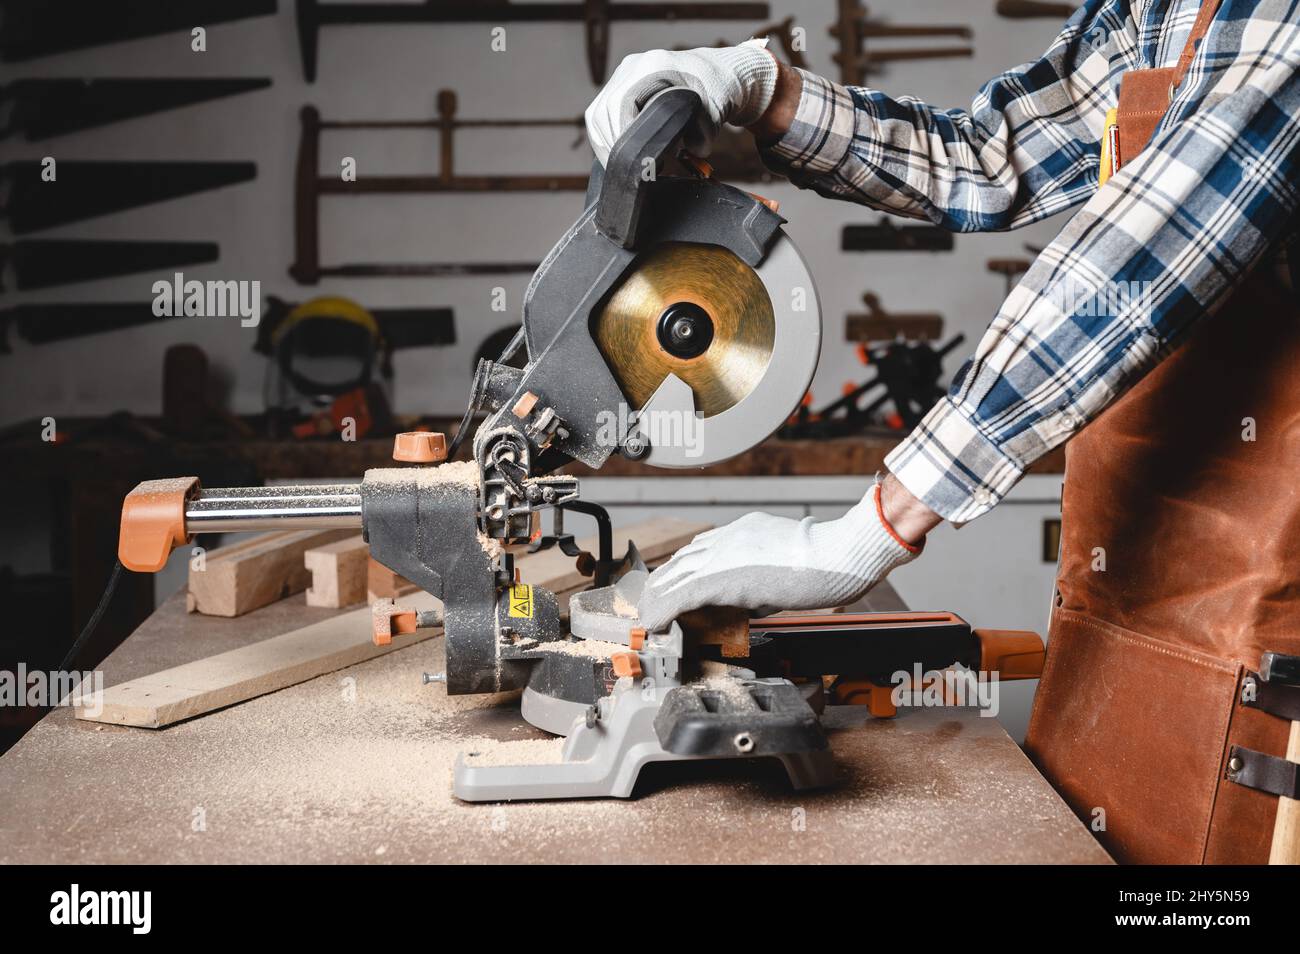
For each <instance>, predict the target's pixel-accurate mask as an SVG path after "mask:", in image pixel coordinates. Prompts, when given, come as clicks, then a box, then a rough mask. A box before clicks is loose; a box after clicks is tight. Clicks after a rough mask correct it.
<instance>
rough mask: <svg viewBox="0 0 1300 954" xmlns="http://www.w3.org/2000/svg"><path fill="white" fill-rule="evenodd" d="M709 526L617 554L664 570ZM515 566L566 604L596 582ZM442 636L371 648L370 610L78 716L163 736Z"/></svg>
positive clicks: (560, 564) (183, 670)
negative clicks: (635, 555) (633, 553)
mask: <svg viewBox="0 0 1300 954" xmlns="http://www.w3.org/2000/svg"><path fill="white" fill-rule="evenodd" d="M709 526H710V525H709V524H702V523H690V522H687V521H685V520H673V519H668V520H655V521H648V522H646V523H641V524H635V525H633V526H630V527H628V528H626V529H624V530H621V531H616V532H615V533H614V544H615V547H616V552H617V551H619V550H626V548H627V541H628V539H629V538H633V539H635V540H636V542H637V548H638V549H639V550H640V551H641V553H642V556H643V557H644V558H645V559H646V561H647V562H651V563H653V562H659V561H661V560H663V559H665V558H667V557H668V556H669V555H671V554H672V553H673V552H674V551H675V550H677V549H678V548H679V547H681V546H683V545H684V544H685V543H687V542H689V541H690V540H691V539H692V538H693V537H694V536H695V535H696V534H697V533H702V532H703V531H705V530H707V529H709ZM578 543H579V545H581V546H582V547H584V548H593V547H595V545H596V542H595V539H594V538H591V539H585V540H579V541H578ZM516 566H518V567H519V571H520V574H521V576H522V578H523V579H525V580H527V581H528V582H531V583H535V584H537V585H539V586H543V587H546V588H547V589H549V590H552V591H553V592H555V593H557V594H559V595H560V596H561V601H562V602H563V601H564V598H565V597H567V596H568V595H569V594H571V593H573V592H576V591H577V590H579V589H581V588H583V587H585V586H587V585H589V584H590V578H589V577H585V576H583V575H582V574H581V573H579V572H578V571H577V569H576V567H575V566H574V560H573V558H572V557H567V556H565V555H564V554H563V553H561V552H560V551H559V550H558V549H551V550H545V551H543V552H541V553H533V554H525V555H522V556H520V557H519V558H518V560H517V561H516ZM401 602H402V605H403V606H406V607H409V608H411V609H415V610H421V609H432V608H434V607H436V606H437V605H438V601H437V600H436V599H434V597H432V596H430V595H428V594H427V593H423V592H416V593H413V594H410V595H407V596H404V597H403V598H402V601H401ZM438 632H440V630H437V629H427V630H420V631H418V632H416V633H414V634H412V635H409V636H402V637H399V638H397V639H395V640H394V641H393V642H392V643H390V644H388V645H386V646H376V645H374V643H373V641H372V640H371V623H370V607H369V606H365V607H362V608H361V609H357V610H352V611H350V612H346V613H340V614H339V615H338V616H335V617H333V618H331V619H328V620H325V621H323V622H320V623H314V624H312V625H311V626H305V627H303V628H301V629H296V630H293V631H292V632H289V633H285V634H283V635H280V636H273V637H271V638H269V639H266V640H263V641H261V642H258V643H253V644H251V645H248V646H243V647H240V648H239V649H232V650H230V651H229V652H225V653H221V654H219V655H216V656H210V657H208V658H206V659H200V660H198V661H196V662H192V663H187V664H185V665H183V666H176V667H174V668H171V669H166V670H163V671H162V672H158V673H154V674H153V675H150V676H144V677H142V678H139V679H132V680H130V681H128V682H124V683H120V684H118V685H116V686H110V687H109V688H107V689H105V690H104V692H103V696H102V699H101V700H100V702H101V705H100V706H98V707H97V709H98V711H97V713H96V714H94V715H91V714H89V713H87V712H86V711H85V710H84V709H83V708H79V709H78V710H77V718H79V719H84V720H86V721H88V722H106V723H109V724H112V725H128V726H138V727H141V728H149V729H159V728H162V727H164V726H167V725H171V724H173V723H175V722H179V721H181V720H182V719H189V718H193V717H194V716H197V715H202V714H204V713H205V712H212V711H215V710H217V709H222V708H225V707H226V706H231V705H235V704H236V703H239V702H245V701H247V700H248V699H252V698H255V697H256V696H260V695H265V694H266V693H268V692H275V691H276V690H278V689H283V688H285V687H287V686H291V685H294V684H295V683H299V682H304V681H306V680H308V679H314V678H315V677H317V676H321V675H324V674H325V673H328V672H333V671H335V670H338V669H342V668H344V667H345V666H351V665H354V664H355V663H359V662H364V661H365V660H367V659H373V658H374V657H376V656H381V655H383V654H384V653H387V652H391V651H393V650H394V649H400V648H402V647H404V646H410V645H413V644H415V643H417V642H420V641H422V640H425V639H428V638H429V637H430V636H434V635H437V633H438Z"/></svg>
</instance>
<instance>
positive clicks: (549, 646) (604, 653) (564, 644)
mask: <svg viewBox="0 0 1300 954" xmlns="http://www.w3.org/2000/svg"><path fill="white" fill-rule="evenodd" d="M537 650H538V651H539V652H544V653H563V654H564V655H566V656H587V657H590V658H591V659H608V658H609V657H610V656H612V655H614V654H615V653H625V652H627V651H628V648H627V647H626V646H624V645H623V644H621V643H607V642H605V641H604V640H601V639H576V640H575V639H557V640H554V641H552V642H547V643H540V644H538V646H537Z"/></svg>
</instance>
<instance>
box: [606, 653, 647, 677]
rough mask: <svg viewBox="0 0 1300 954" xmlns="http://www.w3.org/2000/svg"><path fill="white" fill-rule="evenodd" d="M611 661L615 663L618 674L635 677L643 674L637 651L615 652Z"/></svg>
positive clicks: (615, 670)
mask: <svg viewBox="0 0 1300 954" xmlns="http://www.w3.org/2000/svg"><path fill="white" fill-rule="evenodd" d="M610 661H611V662H612V663H613V664H614V675H616V676H619V677H622V676H631V677H632V678H633V679H635V678H637V677H638V676H640V675H641V659H640V657H638V656H637V654H636V653H615V654H614V655H613V656H612V657H611V659H610Z"/></svg>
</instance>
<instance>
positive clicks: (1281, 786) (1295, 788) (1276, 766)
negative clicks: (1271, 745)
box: [1226, 745, 1300, 798]
mask: <svg viewBox="0 0 1300 954" xmlns="http://www.w3.org/2000/svg"><path fill="white" fill-rule="evenodd" d="M1226 778H1227V779H1228V781H1230V782H1236V783H1237V784H1238V785H1244V786H1246V788H1254V789H1258V790H1259V791H1261V792H1268V793H1269V794H1270V795H1284V796H1286V797H1287V798H1300V764H1298V763H1296V762H1290V761H1288V760H1286V759H1280V758H1278V757H1277V756H1276V755H1268V754H1266V753H1264V752H1256V751H1255V750H1254V749H1248V748H1246V747H1245V746H1242V745H1234V746H1233V747H1232V748H1231V750H1229V752H1228V770H1227V773H1226Z"/></svg>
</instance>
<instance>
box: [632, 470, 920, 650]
mask: <svg viewBox="0 0 1300 954" xmlns="http://www.w3.org/2000/svg"><path fill="white" fill-rule="evenodd" d="M920 552H921V548H920V547H919V546H912V545H910V544H907V543H904V542H903V541H902V539H900V538H899V537H898V536H897V535H896V534H895V533H894V531H893V530H892V529H891V528H890V526H889V525H888V524H887V523H886V522H885V521H884V518H883V516H882V512H881V509H880V487H879V485H877V486H874V487H872V488H871V490H870V491H868V492H867V495H866V496H865V497H864V498H863V499H862V501H861V502H860V503H859V504H858V505H857V506H856V507H854V508H853V509H852V510H850V511H849V512H848V513H846V514H845V515H844V516H843V517H840V518H839V519H838V520H829V521H825V522H822V523H816V522H814V521H813V518H812V517H806V518H805V519H803V520H792V519H791V518H789V517H774V516H772V515H771V514H767V513H751V514H747V515H746V516H744V517H741V518H740V519H739V520H737V521H735V522H734V523H730V524H728V525H727V526H725V527H720V528H718V529H717V530H710V531H708V532H707V533H702V534H700V535H699V536H698V537H696V538H695V539H694V540H693V541H692V542H691V543H690V544H689V545H687V546H686V547H684V548H683V549H681V550H680V551H678V553H677V554H676V555H675V556H674V557H673V558H672V559H671V560H669V561H668V562H667V563H665V564H664V565H663V566H662V567H660V568H659V569H657V570H655V571H654V572H653V573H651V574H650V577H649V579H648V580H647V581H646V586H645V590H644V592H643V593H642V596H641V603H640V606H639V607H638V612H639V615H640V618H641V623H642V625H644V626H645V627H646V629H648V630H651V631H658V630H663V629H665V628H667V626H668V624H669V623H671V622H672V621H673V620H674V619H676V618H677V617H678V616H680V615H681V614H682V613H685V612H688V611H690V610H693V609H699V608H701V607H705V606H737V607H742V608H744V609H748V610H752V611H754V612H755V613H756V614H757V615H766V614H768V613H773V612H777V611H779V610H788V609H799V610H805V609H822V608H825V607H831V606H843V605H844V604H846V603H852V602H854V601H855V600H858V599H860V598H861V597H862V596H863V594H865V593H866V592H867V591H868V590H869V589H871V588H872V587H873V586H875V585H876V584H877V583H879V582H880V581H881V580H883V579H884V578H885V577H886V576H887V575H888V574H889V572H890V571H891V570H892V569H894V567H896V566H900V565H901V564H904V563H907V562H909V561H910V560H912V559H914V558H915V557H916V555H917V554H918V553H920Z"/></svg>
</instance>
